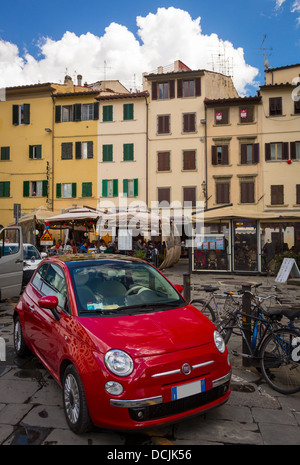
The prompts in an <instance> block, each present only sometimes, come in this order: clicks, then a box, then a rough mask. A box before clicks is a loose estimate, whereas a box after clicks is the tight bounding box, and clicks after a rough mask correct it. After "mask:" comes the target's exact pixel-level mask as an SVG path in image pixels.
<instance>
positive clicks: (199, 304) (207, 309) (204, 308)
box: [190, 299, 216, 322]
mask: <svg viewBox="0 0 300 465" xmlns="http://www.w3.org/2000/svg"><path fill="white" fill-rule="evenodd" d="M190 304H191V305H193V306H194V307H196V308H197V310H200V312H202V313H203V315H205V316H207V318H209V319H210V321H212V322H214V321H216V315H215V312H214V311H213V309H212V308H211V306H210V305H209V304H207V303H206V301H205V300H204V299H194V300H192V301H191V302H190Z"/></svg>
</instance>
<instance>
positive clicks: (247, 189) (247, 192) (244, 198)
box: [240, 179, 254, 203]
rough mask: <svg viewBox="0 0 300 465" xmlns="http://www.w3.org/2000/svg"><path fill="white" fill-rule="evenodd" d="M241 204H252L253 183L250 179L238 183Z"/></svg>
mask: <svg viewBox="0 0 300 465" xmlns="http://www.w3.org/2000/svg"><path fill="white" fill-rule="evenodd" d="M240 190H241V203H254V181H253V180H252V179H251V180H250V179H247V180H241V181H240Z"/></svg>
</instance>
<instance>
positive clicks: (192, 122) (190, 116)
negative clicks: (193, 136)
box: [182, 113, 196, 132]
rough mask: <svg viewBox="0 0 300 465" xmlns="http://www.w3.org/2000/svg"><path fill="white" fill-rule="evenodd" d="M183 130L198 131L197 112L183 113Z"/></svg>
mask: <svg viewBox="0 0 300 465" xmlns="http://www.w3.org/2000/svg"><path fill="white" fill-rule="evenodd" d="M182 131H183V132H196V113H184V114H183V123H182Z"/></svg>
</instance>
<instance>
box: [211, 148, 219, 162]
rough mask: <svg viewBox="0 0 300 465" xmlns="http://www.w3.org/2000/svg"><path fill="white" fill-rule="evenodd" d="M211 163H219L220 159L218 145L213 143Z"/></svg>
mask: <svg viewBox="0 0 300 465" xmlns="http://www.w3.org/2000/svg"><path fill="white" fill-rule="evenodd" d="M211 164H212V165H217V164H218V160H217V146H216V145H212V146H211Z"/></svg>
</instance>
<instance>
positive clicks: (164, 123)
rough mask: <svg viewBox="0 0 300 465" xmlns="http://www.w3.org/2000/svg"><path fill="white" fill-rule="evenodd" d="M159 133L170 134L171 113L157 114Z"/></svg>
mask: <svg viewBox="0 0 300 465" xmlns="http://www.w3.org/2000/svg"><path fill="white" fill-rule="evenodd" d="M157 134H170V115H158V116H157Z"/></svg>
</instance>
